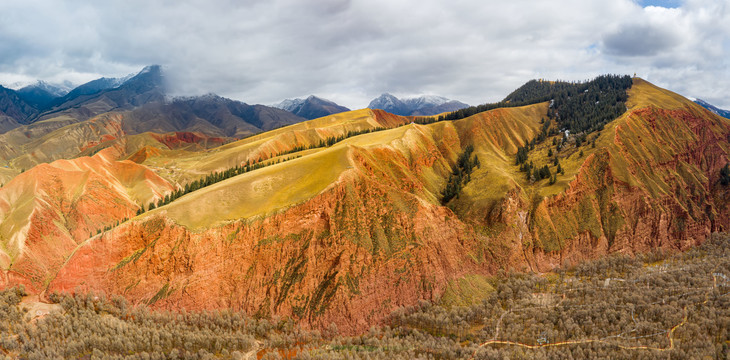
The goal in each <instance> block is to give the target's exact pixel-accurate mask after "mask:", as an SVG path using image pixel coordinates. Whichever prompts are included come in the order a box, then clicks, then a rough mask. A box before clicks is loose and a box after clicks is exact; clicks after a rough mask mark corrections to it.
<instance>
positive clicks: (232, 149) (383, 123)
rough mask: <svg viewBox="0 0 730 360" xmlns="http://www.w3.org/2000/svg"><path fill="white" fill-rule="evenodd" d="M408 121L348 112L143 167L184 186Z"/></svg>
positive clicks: (166, 157)
mask: <svg viewBox="0 0 730 360" xmlns="http://www.w3.org/2000/svg"><path fill="white" fill-rule="evenodd" d="M408 122H410V119H408V118H406V117H401V116H396V115H392V114H389V113H386V112H384V111H380V110H370V109H362V110H356V111H349V112H345V113H340V114H335V115H330V116H326V117H322V118H319V119H314V120H310V121H305V122H302V123H298V124H294V125H290V126H286V127H283V128H280V129H276V130H272V131H268V132H265V133H262V134H258V135H255V136H251V137H249V138H246V139H243V140H239V141H236V142H233V143H230V144H227V145H223V146H220V147H217V148H215V149H211V150H208V151H206V152H202V153H185V152H180V151H177V152H172V153H164V152H163V153H161V154H160V156H153V157H149V158H147V159H145V160H144V162H143V164H144V165H148V166H151V167H153V168H155V169H160V170H161V171H162V173H164V174H166V175H165V176H166V177H167V178H168V179H169V180H171V181H173V182H177V183H179V184H184V183H186V182H189V181H193V180H197V179H198V178H200V177H201V176H205V175H207V174H209V173H211V172H214V171H223V170H225V169H228V168H231V167H234V166H236V165H240V164H243V163H246V162H247V161H248V162H255V161H262V160H268V159H271V158H272V157H275V156H276V155H277V154H281V153H284V152H288V151H291V150H292V149H294V148H296V147H304V148H308V147H310V146H312V145H315V146H316V145H319V143H320V142H322V141H326V139H327V138H330V137H337V136H344V135H346V134H347V132H348V131H363V130H368V129H376V128H391V127H395V126H398V125H402V124H406V123H408Z"/></svg>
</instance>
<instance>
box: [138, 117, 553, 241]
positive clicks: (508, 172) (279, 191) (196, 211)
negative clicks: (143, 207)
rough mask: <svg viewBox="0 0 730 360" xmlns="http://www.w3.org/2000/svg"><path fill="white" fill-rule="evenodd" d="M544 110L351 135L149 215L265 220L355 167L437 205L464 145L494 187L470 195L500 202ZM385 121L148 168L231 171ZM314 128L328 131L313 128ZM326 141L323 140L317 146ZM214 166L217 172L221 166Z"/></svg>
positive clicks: (202, 223)
mask: <svg viewBox="0 0 730 360" xmlns="http://www.w3.org/2000/svg"><path fill="white" fill-rule="evenodd" d="M546 111H547V105H546V104H538V105H533V106H527V107H521V108H510V109H498V110H494V111H490V112H487V113H482V114H478V115H476V116H473V117H470V118H467V119H463V120H460V121H455V122H439V123H434V124H429V125H417V124H408V125H405V126H399V127H395V128H393V129H389V130H383V131H377V132H372V133H367V134H362V135H358V136H354V137H350V138H347V139H345V140H343V141H341V142H339V143H337V144H336V145H334V146H332V147H328V148H318V149H313V150H306V151H302V152H299V153H296V154H291V155H285V156H282V157H283V158H287V157H291V156H294V155H297V156H301V157H300V158H296V159H294V160H289V161H286V162H283V163H280V164H277V165H273V166H268V167H266V168H263V169H260V170H256V171H253V172H249V173H246V174H243V175H239V176H235V177H233V178H230V179H228V180H225V181H222V182H220V183H217V184H214V185H212V186H209V187H207V188H204V189H202V190H199V191H196V192H193V193H191V194H188V195H186V196H183V197H182V198H180V199H178V200H176V201H174V202H172V203H171V204H169V205H167V206H164V207H162V208H160V209H157V210H155V211H154V212H152V213H149V214H146V216H149V215H152V214H158V213H160V214H165V215H166V216H168V217H170V218H172V219H173V220H175V221H176V222H178V223H179V224H182V225H184V226H187V227H190V228H194V229H201V228H208V227H211V226H215V225H216V224H221V223H224V222H227V221H232V220H237V219H249V218H253V217H261V216H267V215H270V214H272V213H274V212H277V211H282V210H285V209H287V208H289V207H291V206H294V205H296V204H299V203H302V202H304V201H306V200H308V199H311V198H313V197H314V196H316V195H317V194H319V193H320V192H322V191H323V190H325V189H326V188H328V187H329V186H331V185H332V184H334V183H335V182H336V181H337V180H338V179H340V178H341V177H343V176H346V175H344V174H345V172H347V171H348V170H350V169H351V171H350V173H351V174H352V176H362V177H366V178H370V179H372V180H374V181H376V182H378V183H380V184H384V185H388V186H389V187H390V188H392V189H393V191H404V192H408V193H412V194H414V195H417V196H418V197H420V198H421V199H422V200H423V201H427V202H429V203H432V204H436V205H438V204H440V199H441V194H440V192H441V190H442V189H443V187H444V186H445V184H446V180H447V179H448V175H449V173H450V172H451V169H452V166H453V164H454V163H455V161H456V158H457V157H458V155H459V154H460V153H461V151H462V148H463V147H464V146H465V145H467V144H473V145H475V147H476V154H477V155H478V156H479V157H480V159H481V160H482V164H483V165H482V168H481V169H479V170H477V172H476V174H475V178H480V179H482V180H483V181H485V182H488V183H489V186H488V187H487V188H486V189H485V188H481V189H479V190H475V191H472V192H471V193H470V194H469V195H468V196H469V197H471V199H472V200H473V201H474V202H492V203H493V202H496V201H498V200H501V198H502V197H503V196H504V190H505V189H507V188H510V187H513V186H515V184H516V181H515V179H514V177H515V176H516V174H515V173H516V170H515V169H513V168H512V166H511V164H512V161H513V160H512V157H513V155H514V153H515V152H516V150H517V147H518V146H522V145H523V144H524V143H525V142H526V141H527V140H528V139H530V138H531V137H533V136H534V135H535V134H536V132H537V131H538V129H539V126H540V124H539V121H540V119H541V117H542V116H543V115H544V114H545V112H546ZM335 119H340V120H337V121H335ZM343 119H344V120H345V122H344V123H343V122H342V120H343ZM396 120H400V122H401V123H402V122H403V120H401V119H396ZM381 121H382V119H379V118H378V117H377V116H373V112H372V111H371V110H368V109H365V110H359V111H354V112H351V113H344V114H341V115H340V116H339V117H333V118H323V119H317V120H314V121H312V122H307V123H302V124H297V125H293V126H290V127H289V129H288V130H287V128H285V129H279V130H276V131H274V134H269V133H266V134H261V135H257V136H255V137H252V138H250V139H246V140H242V141H239V142H237V143H233V144H229V145H225V146H223V147H222V148H221V149H214V150H212V151H210V152H208V153H205V154H203V155H202V156H201V155H199V154H198V155H197V156H191V157H190V158H188V159H184V160H182V161H181V160H173V159H167V160H163V159H164V157H163V156H160V157H152V158H150V159H148V160H147V162H146V163H147V164H156V165H159V164H161V163H162V162H163V161H169V162H172V163H174V164H175V165H174V166H175V167H178V168H183V167H185V166H190V167H191V168H192V167H194V166H195V165H196V164H205V163H209V164H210V163H217V164H226V166H234V165H235V164H237V163H239V164H240V163H241V162H242V161H244V159H249V158H250V156H252V154H257V153H259V152H260V151H261V147H265V146H268V145H271V144H272V143H274V142H280V141H282V139H283V138H287V137H297V136H300V135H302V134H301V133H300V131H302V130H301V129H306V130H304V131H314V132H315V133H317V134H323V133H324V134H327V135H328V136H330V135H336V134H342V133H343V131H344V129H362V128H363V127H364V128H367V127H366V126H371V127H379V126H382V122H381ZM395 124H398V122H397V121H396V122H395ZM317 125H325V127H324V128H315V127H314V126H317ZM321 138H322V137H321V136H320V135H318V136H317V137H314V141H319V139H321ZM301 143H302V142H299V144H301ZM282 149H286V147H282ZM168 166H169V165H168ZM161 167H162V166H161ZM210 168H216V169H220V165H218V167H215V166H214V165H210ZM477 183H481V182H477ZM475 189H476V188H475Z"/></svg>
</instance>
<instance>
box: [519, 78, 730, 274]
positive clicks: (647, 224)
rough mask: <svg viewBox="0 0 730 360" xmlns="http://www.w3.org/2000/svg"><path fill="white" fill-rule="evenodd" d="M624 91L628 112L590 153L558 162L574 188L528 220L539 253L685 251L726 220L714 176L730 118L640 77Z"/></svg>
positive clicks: (719, 165) (725, 157)
mask: <svg viewBox="0 0 730 360" xmlns="http://www.w3.org/2000/svg"><path fill="white" fill-rule="evenodd" d="M629 95H630V97H629V102H628V105H629V111H627V112H626V113H625V114H624V115H623V116H621V117H620V118H618V119H617V120H615V121H613V122H611V123H610V124H608V125H607V126H606V127H605V129H604V130H603V131H602V132H601V134H600V136H598V138H597V139H596V147H595V148H593V147H590V146H583V147H582V148H581V149H580V151H582V152H583V153H584V155H583V157H580V156H577V155H579V154H578V151H577V149H576V151H574V152H573V153H572V154H571V155H570V158H571V159H570V160H568V161H564V162H563V165H564V166H565V167H566V175H570V178H569V179H570V180H571V181H572V182H571V183H570V185H569V188H568V189H566V192H564V193H561V194H560V195H558V196H555V197H550V198H548V199H546V200H545V201H543V202H542V203H540V204H539V206H538V207H537V208H536V209H535V211H534V213H533V214H532V216H533V217H532V219H533V222H532V223H531V229H532V231H533V233H534V241H535V243H534V245H535V246H536V248H540V249H542V250H544V251H548V252H556V251H561V252H563V253H564V254H567V257H574V258H575V259H576V260H575V261H577V259H579V258H584V257H586V256H591V255H590V254H595V253H596V252H598V253H601V252H607V251H625V252H642V251H648V250H649V249H651V248H654V247H665V248H685V247H687V246H689V245H691V244H694V243H697V242H699V241H702V240H703V239H704V238H706V237H707V236H708V234H709V232H710V231H715V230H717V229H719V227H718V226H719V224H722V223H726V222H727V211H726V205H724V203H725V200H723V199H724V198H725V197H726V196H725V195H723V194H726V193H727V189H725V187H723V186H720V185H719V184H718V178H719V173H720V168H722V167H723V166H724V165H725V164H726V163H727V161H728V150H729V148H728V142H727V139H728V135H730V122H729V121H728V120H727V119H723V118H721V117H719V116H715V115H714V114H711V113H710V112H709V111H706V110H704V109H702V108H701V107H700V106H698V105H696V104H694V103H693V102H691V101H689V100H687V99H685V98H683V97H681V96H679V95H677V94H675V93H672V92H670V91H667V90H663V89H660V88H657V87H656V86H654V85H652V84H650V83H648V82H646V81H644V80H641V79H635V80H634V85H633V87H632V88H631V90H630V91H629ZM572 174H575V175H572ZM586 242H587V243H589V244H592V245H591V246H588V247H586V246H585V245H582V246H581V245H579V244H580V243H583V244H585V243H586ZM581 247H582V249H581ZM581 253H582V254H581Z"/></svg>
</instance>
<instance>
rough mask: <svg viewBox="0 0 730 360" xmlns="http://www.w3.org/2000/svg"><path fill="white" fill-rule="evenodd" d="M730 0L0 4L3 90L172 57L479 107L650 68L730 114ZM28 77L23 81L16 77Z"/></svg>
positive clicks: (248, 88) (256, 79) (247, 97)
mask: <svg viewBox="0 0 730 360" xmlns="http://www.w3.org/2000/svg"><path fill="white" fill-rule="evenodd" d="M729 11H730V0H705V1H699V0H687V1H685V2H683V3H682V6H680V7H679V8H676V9H665V8H659V7H651V6H649V7H646V8H643V7H641V6H639V5H638V4H637V3H635V2H633V1H630V0H616V1H598V0H593V1H581V0H561V1H551V2H547V1H539V2H534V1H511V2H506V1H499V2H497V1H476V0H469V1H467V0H453V1H449V2H444V1H437V0H423V1H395V2H394V1H386V0H371V1H364V0H316V1H296V0H272V1H263V0H261V1H243V2H241V1H209V0H208V1H202V0H187V1H186V0H182V1H163V2H150V1H142V0H130V1H107V2H94V3H89V2H82V1H70V0H69V1H40V0H34V1H10V2H2V3H0V83H3V84H9V83H10V82H11V81H10V80H13V79H21V78H22V79H35V78H39V79H44V80H50V81H60V80H62V79H70V80H72V81H75V82H83V81H88V80H90V79H93V78H95V77H99V76H123V75H126V74H128V73H130V72H134V71H136V70H139V69H141V68H142V67H143V66H145V65H148V64H152V63H159V64H162V65H165V66H166V70H167V72H168V74H169V77H170V78H172V79H174V80H175V83H176V84H177V87H176V90H177V92H178V93H185V94H195V93H207V92H215V93H218V94H221V95H223V96H229V97H232V98H236V99H240V100H243V101H246V102H249V103H266V104H269V103H274V102H278V101H280V100H281V99H284V98H293V97H297V96H298V97H301V96H306V95H309V94H317V95H319V96H323V97H327V98H330V99H332V100H335V101H337V102H339V103H341V104H343V105H346V106H348V107H352V108H357V107H363V106H366V105H367V103H368V102H369V101H370V99H372V98H374V97H376V96H377V95H379V94H380V93H381V92H386V91H388V92H392V93H395V94H404V95H407V94H417V93H431V94H438V95H443V96H447V97H450V98H454V99H458V100H461V101H464V102H468V103H471V104H478V103H483V102H486V101H496V100H500V99H502V98H503V97H504V96H506V95H507V94H508V93H509V92H510V91H512V90H513V89H514V88H516V87H517V86H519V85H521V84H522V83H524V82H526V81H527V80H529V79H531V78H550V79H566V80H581V79H588V78H592V77H594V76H596V75H599V74H601V73H626V74H632V73H633V72H637V73H638V74H639V75H640V76H645V77H648V80H650V81H653V82H655V83H657V85H660V86H665V87H668V88H670V89H672V90H675V91H677V92H680V93H682V94H685V95H688V96H696V97H699V98H703V99H705V100H707V101H709V102H711V103H714V104H716V105H718V106H721V107H725V108H730V97H728V96H727V95H726V94H728V93H730V75H728V74H729V73H730V71H728V60H726V59H727V58H728V57H729V55H730V39H729V37H730V35H729V34H730V27H729V26H730V25H729V24H730V15H729ZM16 81H17V80H16Z"/></svg>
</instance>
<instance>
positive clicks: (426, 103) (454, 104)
mask: <svg viewBox="0 0 730 360" xmlns="http://www.w3.org/2000/svg"><path fill="white" fill-rule="evenodd" d="M468 106H469V105H467V104H465V103H463V102H460V101H456V100H450V99H448V98H445V97H443V96H436V95H421V96H418V97H414V98H406V99H399V98H397V97H395V96H393V95H391V94H388V93H384V94H382V95H380V96H379V97H377V98H375V99H373V100H372V101H371V102H370V104H369V105H368V108H370V109H382V110H385V111H387V112H390V113H393V114H396V115H404V116H407V115H424V116H425V115H437V114H441V113H444V112H451V111H456V110H459V109H463V108H465V107H468Z"/></svg>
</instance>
